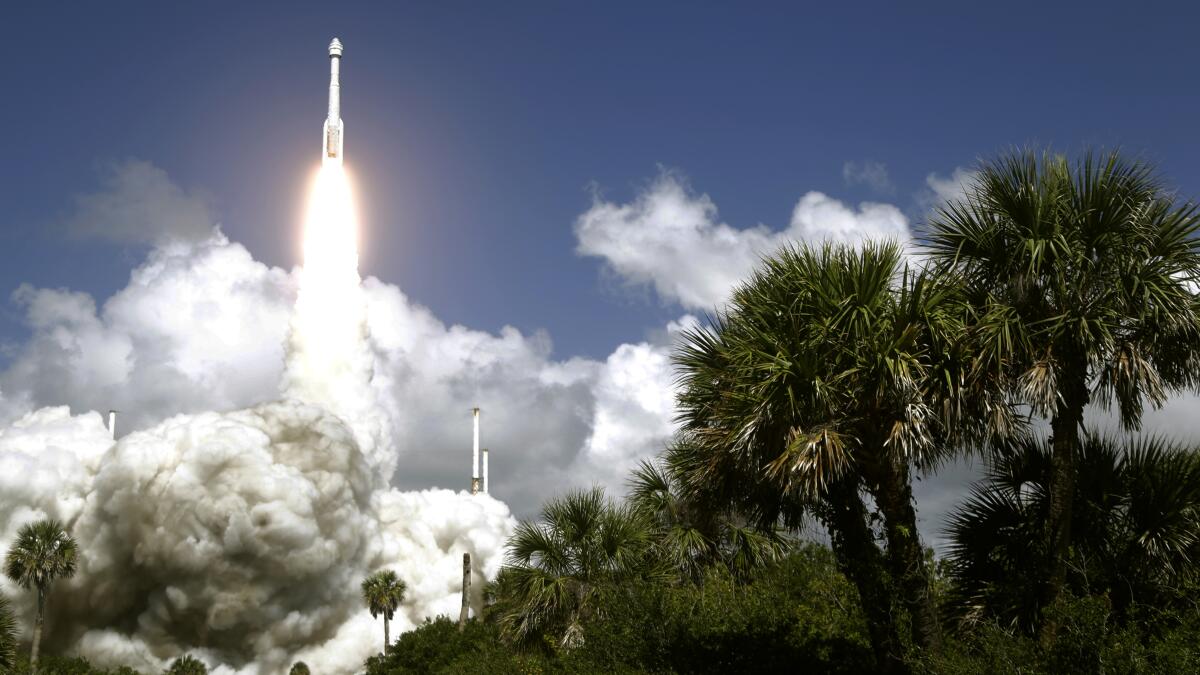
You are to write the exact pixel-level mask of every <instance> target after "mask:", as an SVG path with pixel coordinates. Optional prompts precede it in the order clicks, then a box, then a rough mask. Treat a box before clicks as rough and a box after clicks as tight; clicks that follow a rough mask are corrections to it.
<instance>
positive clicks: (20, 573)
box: [4, 520, 78, 675]
mask: <svg viewBox="0 0 1200 675" xmlns="http://www.w3.org/2000/svg"><path fill="white" fill-rule="evenodd" d="M77 556H78V547H77V545H76V544H75V540H74V539H73V538H72V537H71V535H69V534H67V531H66V530H65V529H63V526H62V523H60V522H58V521H57V520H43V521H40V522H37V523H30V524H27V525H25V526H23V527H22V528H21V529H20V530H19V531H18V532H17V538H16V541H14V542H13V545H12V548H10V549H9V550H8V556H7V557H6V558H5V560H4V572H5V573H6V574H7V575H8V578H9V579H12V580H13V581H14V582H16V583H17V584H20V586H21V587H22V588H25V589H30V588H33V589H36V590H37V619H36V621H35V623H34V625H33V646H32V648H31V650H30V656H29V663H30V670H31V672H33V673H34V674H35V675H36V673H37V662H38V647H39V646H40V644H41V640H42V624H43V622H44V621H45V612H46V595H47V594H48V593H49V592H50V586H51V584H53V583H54V581H55V580H56V579H66V578H70V577H71V576H72V575H74V574H75V561H76V558H77Z"/></svg>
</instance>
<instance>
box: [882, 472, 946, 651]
mask: <svg viewBox="0 0 1200 675" xmlns="http://www.w3.org/2000/svg"><path fill="white" fill-rule="evenodd" d="M880 465H881V466H880V476H879V479H880V480H879V482H878V485H879V488H878V490H877V492H876V495H875V498H876V500H877V501H878V504H879V510H880V511H882V512H883V517H884V531H885V532H886V534H887V542H888V562H889V563H890V565H891V572H892V578H893V579H894V580H895V581H896V583H897V584H898V585H899V587H900V592H901V593H902V595H903V598H904V604H905V607H906V608H907V609H908V616H909V621H910V623H911V628H912V638H913V642H914V643H915V644H916V645H918V646H919V647H921V648H922V649H925V650H929V651H932V652H936V651H938V650H940V649H941V648H942V632H941V626H940V624H939V622H938V612H937V605H936V603H935V602H934V598H933V594H932V593H931V591H930V587H929V571H928V569H927V566H926V565H925V552H924V551H923V550H922V549H921V539H920V536H919V533H918V531H917V512H916V509H914V508H913V496H912V482H911V479H910V478H909V470H908V464H907V463H901V462H896V461H892V460H891V459H888V458H884V459H883V460H882V461H881V462H880Z"/></svg>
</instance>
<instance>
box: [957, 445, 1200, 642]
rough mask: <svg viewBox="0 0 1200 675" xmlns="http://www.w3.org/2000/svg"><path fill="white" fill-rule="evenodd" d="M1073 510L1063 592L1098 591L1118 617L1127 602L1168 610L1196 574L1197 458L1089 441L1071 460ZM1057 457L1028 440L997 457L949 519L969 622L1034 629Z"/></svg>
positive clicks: (1176, 449) (962, 615)
mask: <svg viewBox="0 0 1200 675" xmlns="http://www.w3.org/2000/svg"><path fill="white" fill-rule="evenodd" d="M1074 467H1075V472H1076V475H1075V479H1076V484H1077V485H1078V486H1079V488H1078V490H1077V491H1076V493H1075V503H1074V504H1073V505H1072V509H1071V513H1072V516H1073V518H1074V522H1072V523H1071V529H1072V532H1073V533H1074V538H1073V541H1074V543H1073V544H1072V546H1073V547H1074V548H1075V550H1076V555H1075V556H1074V558H1073V560H1074V562H1073V564H1072V566H1071V568H1070V569H1069V570H1068V574H1067V579H1066V586H1067V588H1069V589H1070V590H1072V591H1073V592H1075V593H1077V594H1081V595H1082V594H1087V593H1092V594H1105V593H1107V594H1108V595H1109V597H1110V598H1111V599H1112V601H1113V606H1114V608H1115V609H1116V611H1117V614H1118V616H1121V615H1124V614H1125V612H1126V611H1127V610H1128V609H1129V608H1130V607H1131V606H1132V605H1134V604H1140V605H1142V606H1154V607H1164V606H1166V605H1168V604H1169V603H1170V602H1171V601H1172V600H1175V599H1177V598H1176V597H1175V596H1177V595H1178V591H1177V590H1176V589H1178V588H1180V587H1181V586H1182V585H1183V582H1186V581H1188V580H1190V579H1195V578H1197V577H1200V454H1198V453H1197V452H1196V451H1195V450H1194V449H1191V448H1186V447H1183V446H1180V445H1177V444H1174V443H1170V442H1168V441H1164V440H1162V439H1159V438H1148V439H1140V440H1135V441H1132V442H1129V443H1127V444H1121V443H1118V442H1116V441H1114V440H1112V439H1109V438H1102V437H1097V436H1095V435H1089V436H1087V437H1086V439H1085V440H1084V442H1083V444H1082V446H1081V448H1080V453H1079V455H1078V456H1077V457H1076V462H1075V464H1074ZM1052 476H1053V448H1052V446H1051V445H1050V444H1048V443H1047V442H1046V441H1044V440H1027V441H1025V442H1023V443H1021V444H1020V445H1018V446H1017V447H1015V448H1014V449H1013V450H1012V452H1009V453H1007V454H1004V455H1003V456H1001V457H999V458H997V459H996V460H995V461H994V462H993V463H992V465H991V466H990V468H989V470H988V474H987V476H986V478H985V480H984V481H982V482H981V483H980V484H978V485H976V486H975V487H974V488H973V489H972V493H971V497H970V498H969V499H968V500H967V501H966V502H965V503H964V504H963V505H961V506H960V507H959V508H958V509H957V510H956V511H955V512H954V513H953V514H951V516H950V518H949V527H948V534H949V538H950V542H951V543H950V550H949V553H950V555H949V557H948V561H949V563H950V565H949V569H950V576H951V578H952V579H953V580H954V586H953V587H954V592H953V594H952V596H953V597H952V602H951V607H952V611H953V612H954V613H955V614H956V615H957V617H958V619H959V620H960V621H961V622H964V623H968V624H969V623H973V622H976V621H979V620H981V619H984V618H997V619H999V620H1001V621H1002V622H1005V623H1008V624H1010V625H1013V626H1015V627H1020V628H1024V629H1026V630H1031V629H1033V628H1034V627H1035V624H1036V620H1037V617H1038V607H1039V603H1040V597H1039V589H1037V588H1036V587H1031V586H1030V585H1029V584H1028V583H1027V581H1026V577H1025V575H1026V574H1027V571H1028V570H1029V569H1039V568H1042V567H1044V564H1045V557H1046V554H1047V551H1046V548H1045V542H1044V539H1043V538H1042V537H1040V536H1038V535H1039V534H1040V533H1041V532H1043V531H1044V529H1045V522H1046V519H1047V517H1048V514H1049V501H1050V498H1049V491H1048V489H1049V486H1050V481H1051V479H1052Z"/></svg>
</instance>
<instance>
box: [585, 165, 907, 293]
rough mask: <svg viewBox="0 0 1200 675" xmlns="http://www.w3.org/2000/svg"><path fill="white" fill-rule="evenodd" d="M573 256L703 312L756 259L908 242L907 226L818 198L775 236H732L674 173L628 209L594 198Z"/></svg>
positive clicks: (801, 206)
mask: <svg viewBox="0 0 1200 675" xmlns="http://www.w3.org/2000/svg"><path fill="white" fill-rule="evenodd" d="M575 234H576V236H577V238H578V241H579V243H578V246H577V247H576V251H577V252H578V253H579V254H581V255H585V256H593V257H597V258H600V259H602V260H603V261H604V263H605V265H606V267H607V269H608V270H609V271H611V272H612V273H614V274H616V275H617V276H618V277H620V278H621V279H623V280H625V281H626V282H628V283H630V284H638V285H641V284H645V285H649V286H652V287H653V288H654V290H655V292H657V294H658V295H659V297H660V298H662V299H663V300H665V301H669V302H677V303H679V304H680V305H682V306H683V307H684V308H686V309H698V310H711V309H712V308H713V307H715V306H717V305H718V304H720V303H721V302H723V301H724V300H725V299H726V297H727V296H728V295H729V292H730V291H731V290H732V289H733V287H734V286H735V285H736V284H737V283H738V282H739V281H741V280H742V279H744V278H745V277H746V275H747V274H748V273H749V272H750V271H751V270H752V269H753V268H754V266H755V265H756V264H757V263H758V261H759V260H760V259H761V257H762V256H764V255H768V254H770V253H772V252H774V251H776V250H777V249H778V248H779V247H780V246H783V245H784V244H787V243H789V242H795V241H820V240H833V241H843V242H850V243H854V242H859V241H862V240H864V239H883V238H891V239H897V240H900V241H907V240H908V239H909V236H910V233H909V223H908V219H907V218H906V217H905V216H904V214H903V213H901V211H900V210H899V209H898V208H896V207H895V206H893V205H891V204H880V203H873V202H863V203H862V204H859V205H858V207H857V208H855V207H854V206H850V205H847V204H845V203H843V202H841V201H839V200H837V199H834V198H832V197H829V196H828V195H825V194H823V193H820V192H809V193H807V194H805V195H804V196H802V197H801V198H800V200H799V201H798V202H797V203H796V206H795V208H794V209H793V210H792V218H791V221H790V222H789V223H788V226H787V227H786V228H785V229H783V230H772V229H770V228H768V227H767V226H765V225H758V226H755V227H751V228H747V229H737V228H734V227H732V226H730V225H727V224H725V223H723V222H721V221H720V220H719V219H718V216H717V207H716V204H714V203H713V201H712V199H711V198H710V197H709V196H708V195H706V194H697V193H696V192H694V191H693V190H692V189H691V188H690V186H689V185H688V184H687V183H686V181H684V179H683V178H682V177H681V176H679V174H677V173H674V172H665V173H663V174H661V175H660V176H658V178H657V179H655V180H654V181H653V182H652V183H651V184H650V185H649V186H648V187H647V188H646V189H645V190H642V191H641V192H640V193H639V194H638V195H637V196H636V197H635V198H634V199H633V201H631V202H629V203H626V204H618V203H614V202H610V201H605V200H603V199H601V198H599V197H596V198H595V199H594V201H593V203H592V205H591V207H590V208H589V209H588V210H587V211H586V212H584V213H583V214H582V215H580V216H579V218H578V219H577V220H576V222H575Z"/></svg>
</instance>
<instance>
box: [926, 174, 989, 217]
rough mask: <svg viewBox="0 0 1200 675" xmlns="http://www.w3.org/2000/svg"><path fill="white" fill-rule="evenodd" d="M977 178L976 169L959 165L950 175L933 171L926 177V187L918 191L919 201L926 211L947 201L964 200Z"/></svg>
mask: <svg viewBox="0 0 1200 675" xmlns="http://www.w3.org/2000/svg"><path fill="white" fill-rule="evenodd" d="M974 180H975V171H973V170H971V169H965V168H963V167H961V166H960V167H957V168H955V169H954V171H951V172H950V175H949V176H940V175H938V174H937V173H931V174H929V175H928V176H926V177H925V185H926V189H925V190H923V191H921V192H919V193H917V203H918V204H919V205H920V206H921V209H922V210H924V211H929V210H932V209H933V208H935V207H938V206H941V205H942V204H945V203H946V202H953V201H962V200H963V199H965V198H966V193H967V188H968V187H969V186H970V185H971V183H972V182H973V181H974Z"/></svg>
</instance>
